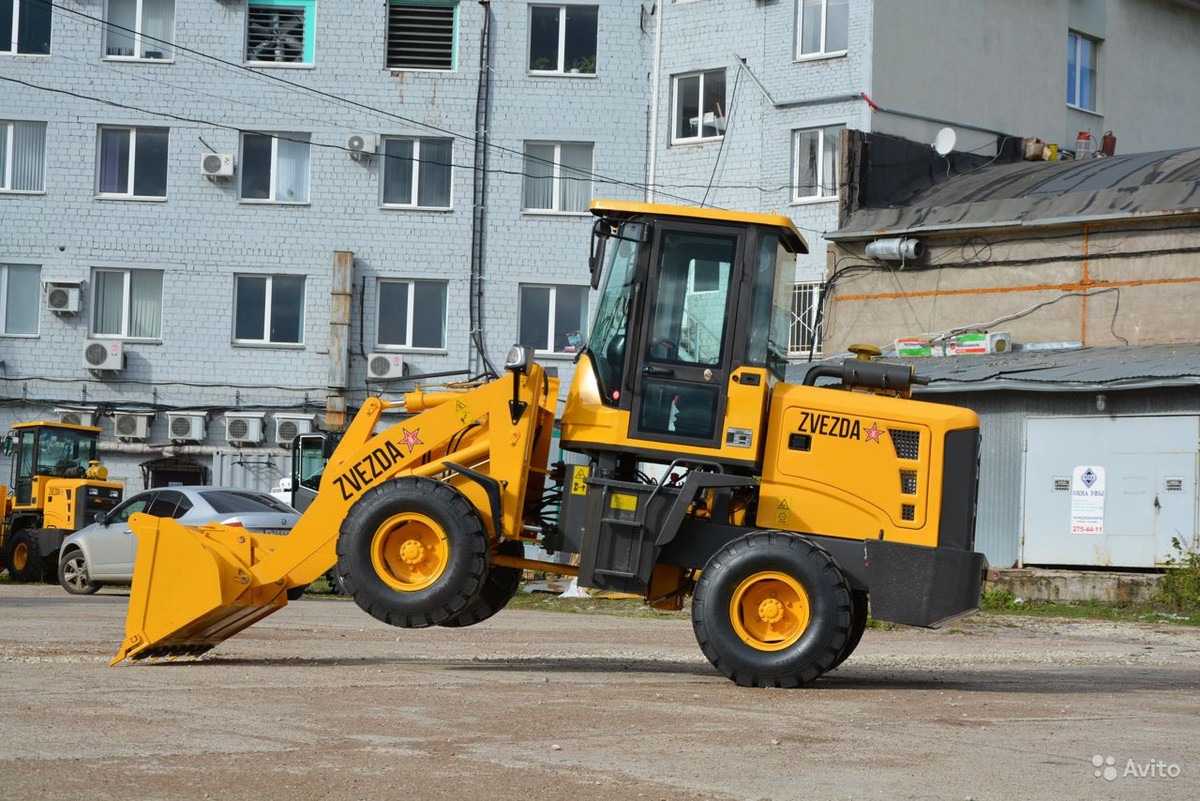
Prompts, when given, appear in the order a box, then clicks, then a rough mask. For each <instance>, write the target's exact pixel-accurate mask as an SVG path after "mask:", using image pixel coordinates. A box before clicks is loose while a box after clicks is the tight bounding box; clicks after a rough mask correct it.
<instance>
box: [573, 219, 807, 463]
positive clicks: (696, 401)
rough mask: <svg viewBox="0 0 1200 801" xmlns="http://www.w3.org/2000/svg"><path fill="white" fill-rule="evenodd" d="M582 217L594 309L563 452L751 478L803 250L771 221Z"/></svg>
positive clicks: (793, 234) (784, 225)
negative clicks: (627, 457)
mask: <svg viewBox="0 0 1200 801" xmlns="http://www.w3.org/2000/svg"><path fill="white" fill-rule="evenodd" d="M591 209H592V213H593V214H594V215H596V218H597V219H596V223H595V226H594V229H593V238H592V255H591V271H592V286H593V288H600V298H599V303H598V306H597V311H596V318H595V322H594V324H593V327H592V332H591V337H590V338H589V339H588V341H587V343H586V347H585V349H584V352H583V356H582V357H581V359H580V369H579V370H578V371H577V372H576V380H575V383H574V385H573V387H572V390H573V391H572V392H571V395H570V398H569V399H568V403H567V408H566V410H565V412H564V416H563V444H564V446H566V447H570V448H572V449H575V450H583V451H592V450H607V451H612V450H617V451H621V450H626V451H628V452H631V453H632V452H638V453H645V451H646V449H647V448H649V449H650V450H651V451H661V452H663V453H664V461H670V460H671V458H673V457H674V456H679V455H682V454H695V455H701V454H702V455H705V456H707V457H711V458H713V459H714V460H716V461H718V462H722V463H727V464H730V465H740V466H744V467H757V466H758V465H759V464H760V463H761V458H762V442H761V434H762V431H763V429H764V420H765V412H766V408H767V400H768V397H769V390H770V387H771V385H772V384H773V383H774V381H776V380H782V379H783V371H784V368H785V366H786V364H787V344H788V335H789V330H790V323H791V316H792V311H791V297H792V284H793V282H794V279H795V263H796V255H797V254H799V253H807V252H808V247H807V245H806V244H805V242H804V238H803V237H802V236H801V235H800V233H799V232H798V231H797V230H796V228H795V226H794V225H793V224H792V222H791V220H789V219H788V218H787V217H784V216H781V215H774V214H743V213H734V212H725V211H720V210H713V209H696V208H688V207H682V206H665V205H656V204H646V203H630V202H616V201H595V202H594V203H593V204H592V207H591ZM589 446H590V447H589Z"/></svg>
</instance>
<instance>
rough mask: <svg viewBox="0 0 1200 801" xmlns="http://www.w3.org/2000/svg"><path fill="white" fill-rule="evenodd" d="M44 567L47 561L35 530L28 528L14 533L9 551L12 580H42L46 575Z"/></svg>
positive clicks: (9, 569) (9, 570) (9, 571)
mask: <svg viewBox="0 0 1200 801" xmlns="http://www.w3.org/2000/svg"><path fill="white" fill-rule="evenodd" d="M44 568H45V562H44V561H43V560H42V554H41V551H40V550H39V549H38V544H37V536H36V535H35V534H34V532H33V531H32V530H30V529H27V528H26V529H21V530H20V531H17V532H16V533H14V534H13V535H12V546H11V547H10V548H9V551H8V575H9V576H10V577H12V580H13V581H22V582H24V581H41V580H42V577H43V576H44V575H45V572H44Z"/></svg>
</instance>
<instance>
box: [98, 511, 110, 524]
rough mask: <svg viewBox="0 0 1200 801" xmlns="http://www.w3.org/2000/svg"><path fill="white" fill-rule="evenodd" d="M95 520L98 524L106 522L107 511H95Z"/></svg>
mask: <svg viewBox="0 0 1200 801" xmlns="http://www.w3.org/2000/svg"><path fill="white" fill-rule="evenodd" d="M96 522H97V523H99V524H100V525H102V526H103V525H105V524H107V523H108V512H96Z"/></svg>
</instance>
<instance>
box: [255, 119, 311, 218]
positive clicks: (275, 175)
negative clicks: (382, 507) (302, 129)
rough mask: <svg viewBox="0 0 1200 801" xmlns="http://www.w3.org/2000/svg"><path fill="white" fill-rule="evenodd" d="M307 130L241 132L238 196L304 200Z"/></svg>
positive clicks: (268, 200) (306, 184)
mask: <svg viewBox="0 0 1200 801" xmlns="http://www.w3.org/2000/svg"><path fill="white" fill-rule="evenodd" d="M308 140H309V135H308V134H302V133H281V134H259V133H245V134H242V159H241V170H240V172H241V175H242V189H241V198H242V200H257V201H263V202H266V203H307V202H308Z"/></svg>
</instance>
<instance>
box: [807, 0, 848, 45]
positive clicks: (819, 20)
mask: <svg viewBox="0 0 1200 801" xmlns="http://www.w3.org/2000/svg"><path fill="white" fill-rule="evenodd" d="M797 16H798V17H799V20H798V22H799V25H800V30H799V32H798V34H797V36H796V40H797V43H798V44H799V48H798V49H799V57H800V58H807V57H809V56H834V55H840V54H842V53H845V52H846V46H847V42H848V40H849V32H850V0H800V13H799V14H798V15H797Z"/></svg>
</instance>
